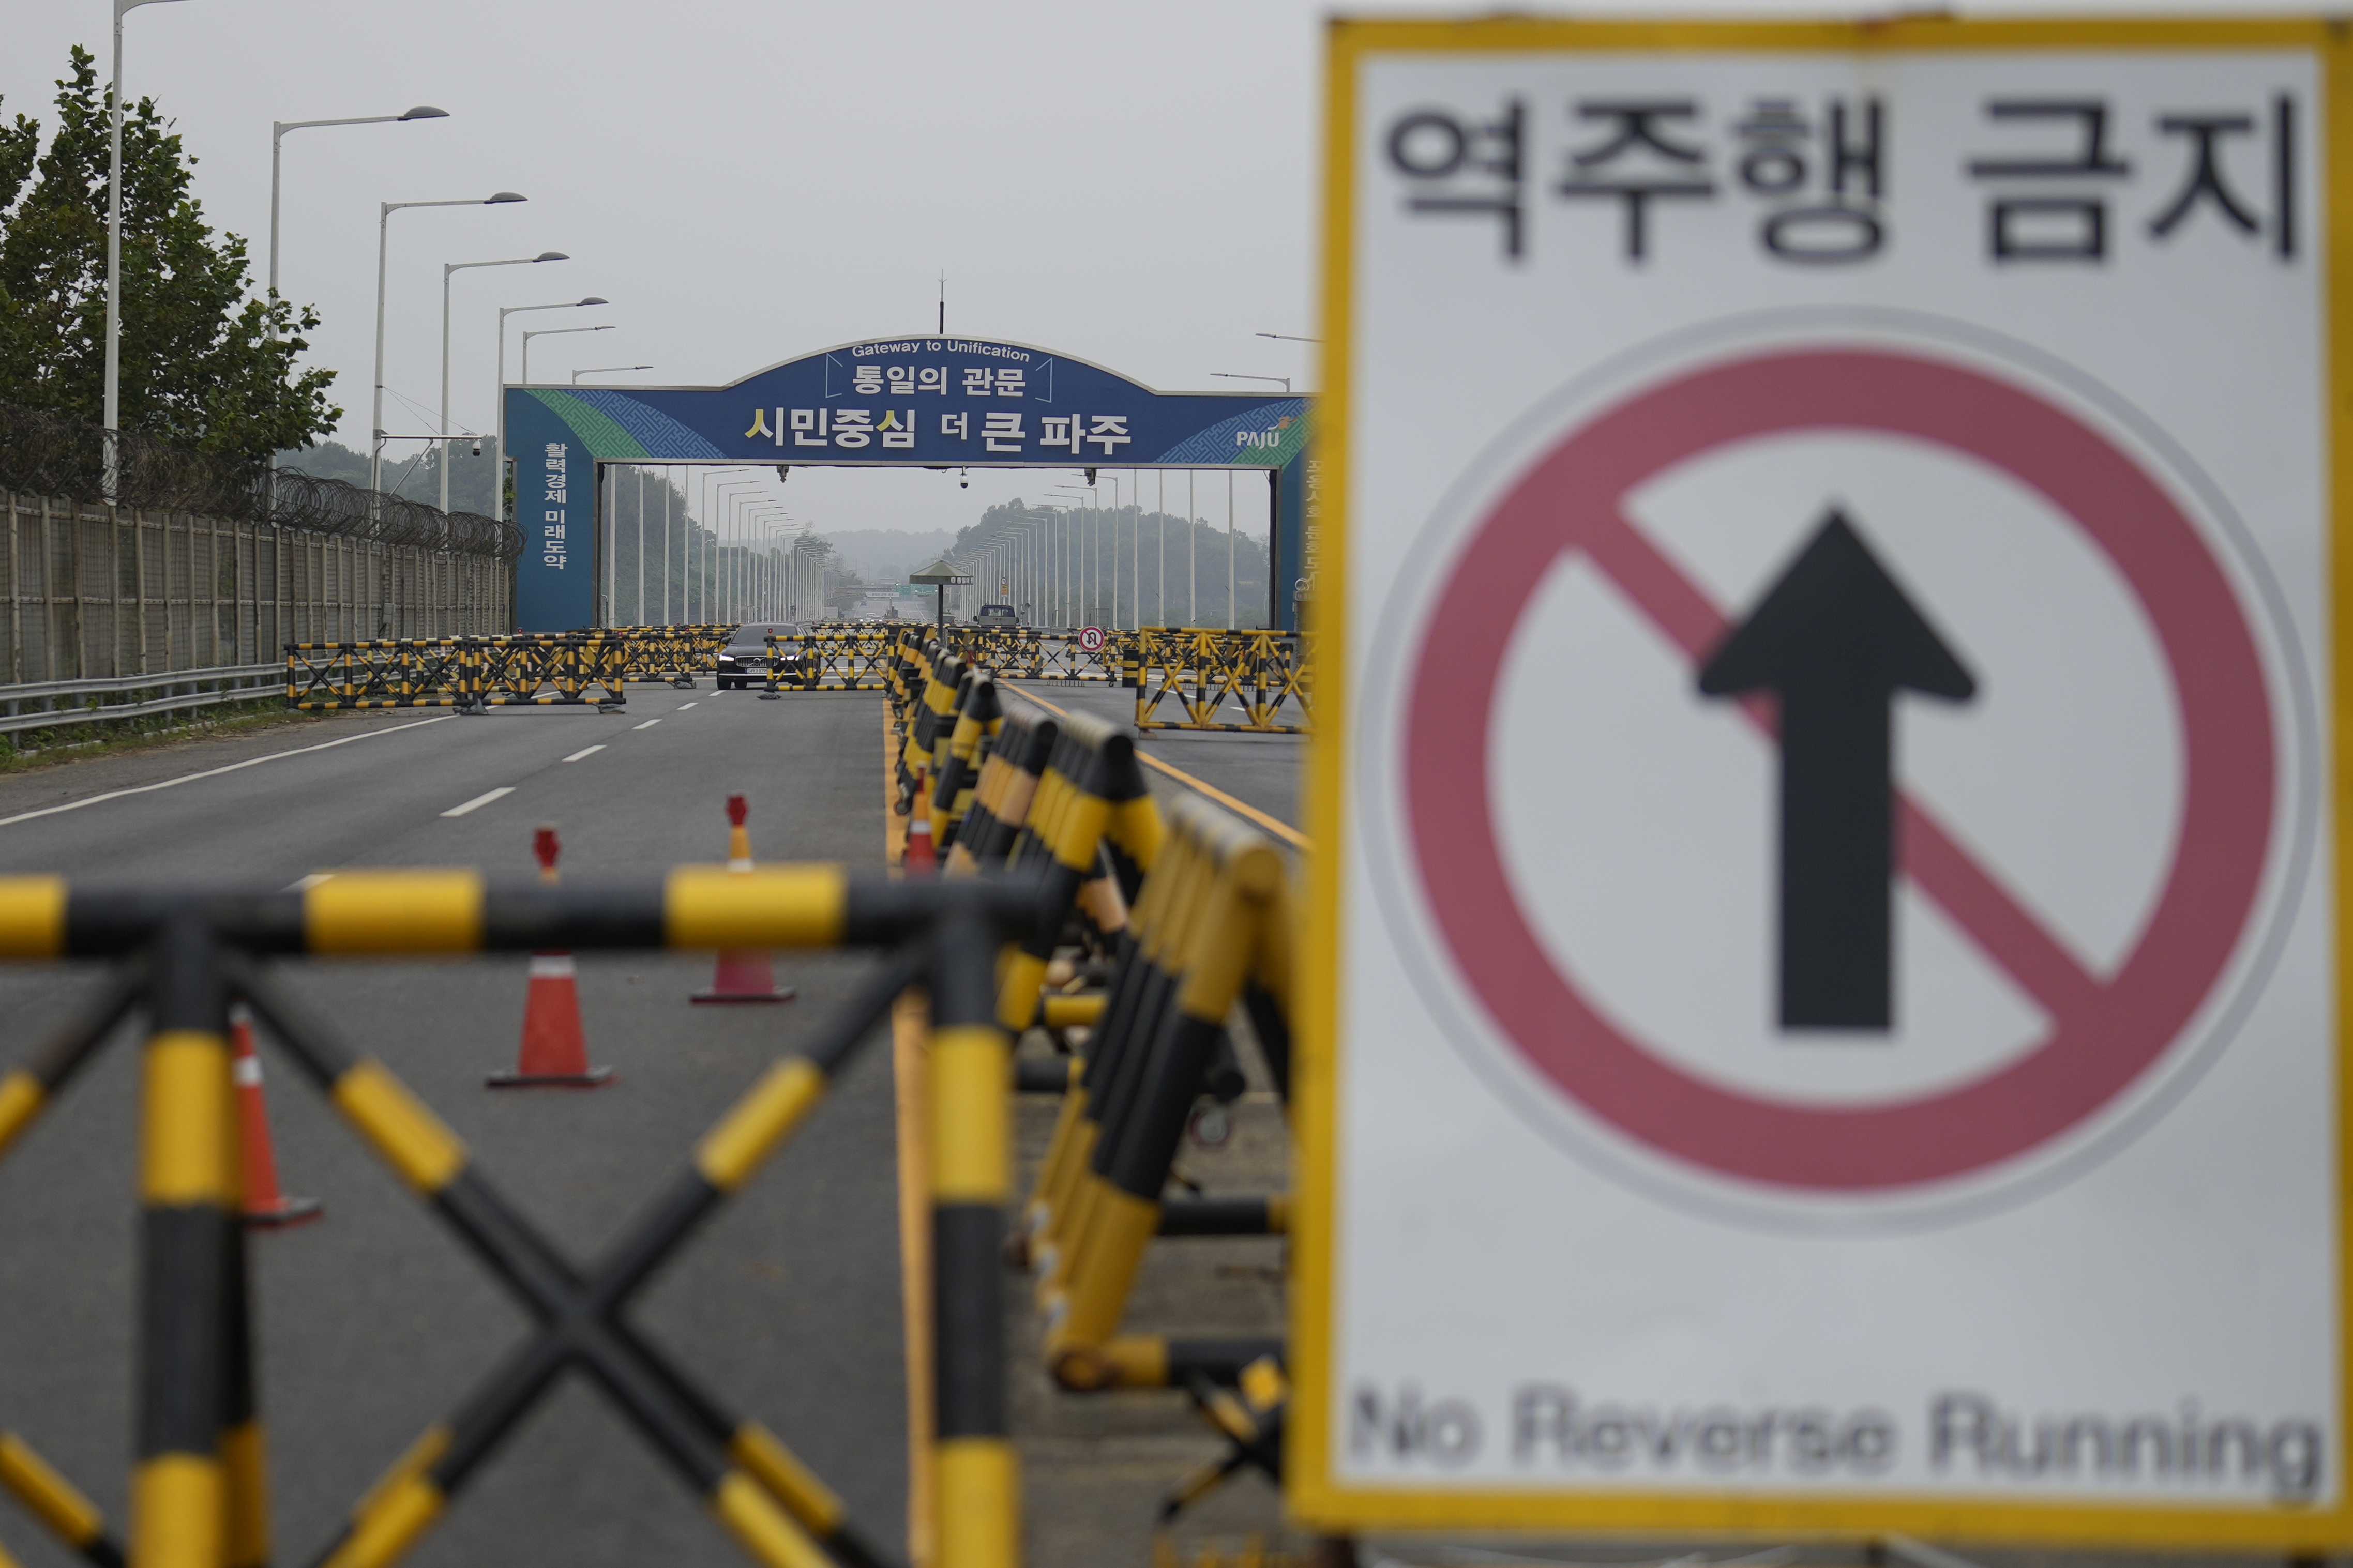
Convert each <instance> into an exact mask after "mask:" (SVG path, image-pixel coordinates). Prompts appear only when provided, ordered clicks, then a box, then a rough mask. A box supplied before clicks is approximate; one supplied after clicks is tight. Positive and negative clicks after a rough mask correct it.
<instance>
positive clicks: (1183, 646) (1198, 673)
mask: <svg viewBox="0 0 2353 1568" xmlns="http://www.w3.org/2000/svg"><path fill="white" fill-rule="evenodd" d="M1310 650H1311V645H1310V643H1309V641H1308V639H1307V637H1306V636H1305V635H1304V634H1303V633H1298V632H1270V631H1248V632H1243V631H1233V632H1226V631H1209V630H1204V629H1201V628H1199V627H1191V626H1146V627H1145V628H1144V629H1143V630H1142V631H1140V632H1135V633H1132V634H1128V635H1126V636H1124V637H1123V638H1122V639H1121V668H1122V672H1123V679H1124V680H1125V682H1126V684H1127V685H1129V686H1132V687H1134V689H1135V727H1136V728H1137V729H1139V730H1229V731H1242V732H1245V733H1250V734H1258V735H1303V734H1305V733H1307V732H1308V729H1309V727H1310V723H1311V722H1312V721H1313V719H1314V706H1313V698H1314V684H1313V679H1312V668H1313V667H1312V664H1311V661H1310V658H1309V655H1310ZM1164 701H1166V702H1168V703H1169V704H1170V706H1172V707H1174V708H1175V709H1176V710H1178V711H1179V712H1181V713H1183V714H1184V717H1183V718H1182V719H1164V718H1160V717H1158V716H1157V715H1158V713H1159V710H1160V707H1161V704H1162V703H1163V702H1164ZM1286 703H1287V704H1289V705H1290V706H1291V707H1292V709H1293V711H1294V712H1296V713H1297V714H1298V716H1299V719H1300V722H1298V723H1296V724H1284V723H1281V722H1279V719H1280V717H1281V715H1282V710H1283V707H1284V705H1285V704H1286ZM1229 705H1230V706H1231V709H1232V710H1236V711H1239V712H1240V714H1241V715H1242V721H1241V722H1240V723H1236V722H1234V721H1231V720H1226V719H1221V718H1219V714H1220V713H1222V712H1225V711H1227V710H1228V708H1229Z"/></svg>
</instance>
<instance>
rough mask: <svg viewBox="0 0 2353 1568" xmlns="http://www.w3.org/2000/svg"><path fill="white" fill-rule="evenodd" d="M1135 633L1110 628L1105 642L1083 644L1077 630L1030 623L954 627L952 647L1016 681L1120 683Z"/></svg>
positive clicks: (969, 659) (968, 659)
mask: <svg viewBox="0 0 2353 1568" xmlns="http://www.w3.org/2000/svg"><path fill="white" fill-rule="evenodd" d="M1134 635H1135V634H1134V633H1133V632H1118V631H1107V632H1104V633H1103V646H1102V647H1099V648H1095V649H1092V650H1091V649H1088V648H1086V647H1082V646H1081V644H1080V642H1079V634H1078V633H1076V632H1061V631H1039V630H1036V629H1034V628H1032V627H1028V626H950V627H949V628H948V631H947V647H948V650H949V651H950V652H952V653H954V654H955V656H956V657H957V658H961V659H964V660H965V661H966V662H967V663H971V664H978V665H985V666H987V668H989V669H991V670H993V671H995V672H996V673H997V674H998V675H1001V676H1004V677H1005V678H1007V679H1011V680H1042V681H1056V682H1062V683H1067V684H1073V685H1090V686H1115V685H1117V684H1119V682H1120V680H1121V679H1122V677H1121V663H1120V661H1121V658H1122V654H1123V650H1124V648H1125V647H1126V645H1127V643H1128V641H1129V639H1131V638H1132V637H1134Z"/></svg>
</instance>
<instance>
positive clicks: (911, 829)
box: [899, 811, 940, 877]
mask: <svg viewBox="0 0 2353 1568" xmlns="http://www.w3.org/2000/svg"><path fill="white" fill-rule="evenodd" d="M899 868H900V869H901V870H902V871H904V872H905V873H906V874H907V875H908V876H910V877H934V876H937V875H938V874H939V869H940V858H939V855H938V854H937V853H936V852H935V851H934V849H933V848H932V819H931V818H930V817H929V816H926V815H925V814H924V813H923V812H921V811H918V812H916V813H915V814H914V816H912V817H910V818H909V819H908V822H907V848H906V852H905V853H904V854H902V855H901V856H900V857H899Z"/></svg>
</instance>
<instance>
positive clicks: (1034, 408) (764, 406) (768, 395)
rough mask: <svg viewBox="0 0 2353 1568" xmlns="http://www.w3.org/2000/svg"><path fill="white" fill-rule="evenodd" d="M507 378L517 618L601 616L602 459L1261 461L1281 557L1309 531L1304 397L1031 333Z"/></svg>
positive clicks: (1289, 557)
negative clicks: (722, 379) (577, 381)
mask: <svg viewBox="0 0 2353 1568" xmlns="http://www.w3.org/2000/svg"><path fill="white" fill-rule="evenodd" d="M503 390H504V395H505V405H504V409H503V412H502V421H503V422H502V425H501V434H502V438H503V440H504V442H505V450H506V453H507V455H508V456H509V457H510V458H512V465H513V466H512V482H513V484H514V496H515V501H514V505H515V520H516V522H517V524H518V526H520V527H521V528H522V531H523V539H524V549H523V552H522V559H521V560H520V561H519V562H517V563H516V593H515V598H516V611H517V617H518V622H519V624H520V625H521V626H522V627H523V629H525V630H533V631H555V630H562V629H565V628H566V627H572V626H591V625H596V624H597V621H598V599H597V594H596V580H597V577H598V575H599V573H600V572H601V570H602V568H601V566H600V564H599V560H598V544H599V542H600V540H601V537H602V530H601V529H600V527H599V512H598V506H597V495H596V476H597V474H598V473H600V472H601V471H603V468H604V466H605V465H607V464H614V463H633V464H673V465H691V464H705V465H707V464H759V465H762V466H768V465H777V466H782V467H785V468H791V467H795V466H801V467H821V468H1057V467H1061V468H1090V469H1092V468H1121V469H1126V468H1251V469H1261V470H1266V471H1268V472H1270V473H1271V474H1272V475H1274V476H1276V485H1275V496H1274V508H1273V510H1274V514H1275V527H1274V535H1275V536H1274V539H1273V541H1272V543H1273V545H1274V551H1275V555H1276V557H1277V560H1276V565H1277V566H1278V567H1279V568H1280V567H1283V566H1284V564H1285V563H1293V564H1295V563H1297V562H1298V561H1299V560H1300V559H1302V548H1303V544H1304V543H1305V542H1306V541H1305V538H1304V533H1305V528H1306V525H1307V520H1306V518H1305V515H1304V514H1305V507H1304V504H1303V500H1302V499H1301V498H1302V493H1303V487H1302V478H1303V467H1304V465H1303V462H1302V458H1303V455H1304V454H1305V452H1306V450H1307V447H1308V443H1309V437H1310V434H1311V420H1310V417H1309V412H1310V405H1311V402H1312V400H1311V399H1309V398H1306V397H1303V396H1300V397H1294V396H1292V395H1289V394H1284V395H1279V396H1267V395H1259V394H1250V393H1227V392H1160V391H1156V390H1155V389H1154V388H1152V387H1149V386H1146V385H1145V384H1143V383H1141V382H1138V381H1134V380H1132V379H1131V378H1129V377H1127V376H1124V375H1121V374H1117V373H1116V372H1113V371H1110V370H1105V369H1104V368H1103V367H1102V366H1100V365H1096V364H1092V363H1088V362H1087V361H1085V360H1082V359H1076V358H1072V357H1071V356H1070V355H1068V354H1062V353H1055V352H1053V351H1051V350H1048V349H1043V348H1039V347H1037V346H1036V345H1034V344H1029V343H1016V342H1004V341H1001V340H998V339H993V338H969V337H954V336H949V335H946V334H919V335H916V336H913V337H902V338H873V339H868V340H864V341H861V342H851V343H841V344H838V345H836V346H834V347H832V348H828V349H820V350H818V351H817V352H816V353H807V354H802V355H799V356H797V357H796V358H793V359H789V360H785V361H783V362H781V363H776V364H772V365H770V366H768V367H767V368H765V369H764V370H760V371H755V372H754V373H753V374H750V375H747V376H744V378H742V379H741V380H739V381H736V382H733V383H731V384H727V385H725V386H600V387H586V386H512V387H507V388H505V389H503ZM1281 575H1282V573H1281V571H1278V573H1277V577H1276V580H1278V581H1279V580H1280V579H1281ZM1279 608H1282V609H1287V606H1280V607H1279Z"/></svg>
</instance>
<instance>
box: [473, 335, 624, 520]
mask: <svg viewBox="0 0 2353 1568" xmlns="http://www.w3.org/2000/svg"><path fill="white" fill-rule="evenodd" d="M611 303H612V301H611V300H607V299H605V298H604V297H603V296H601V295H597V294H591V295H589V296H588V297H587V298H586V299H585V300H557V301H556V302H555V303H554V304H553V305H502V306H501V307H500V308H499V399H498V407H499V418H498V432H499V438H498V452H497V457H498V462H497V464H496V465H495V467H496V468H497V470H498V475H499V487H498V488H499V493H500V495H501V497H503V496H504V495H505V493H506V472H507V318H508V317H509V316H514V315H520V314H522V312H523V311H525V310H578V309H580V308H581V307H582V306H584V305H609V304H611ZM525 379H526V380H528V379H529V378H528V377H525ZM499 516H500V518H501V520H502V521H503V520H504V518H505V516H506V507H505V503H504V501H503V500H501V504H500V508H499Z"/></svg>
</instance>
